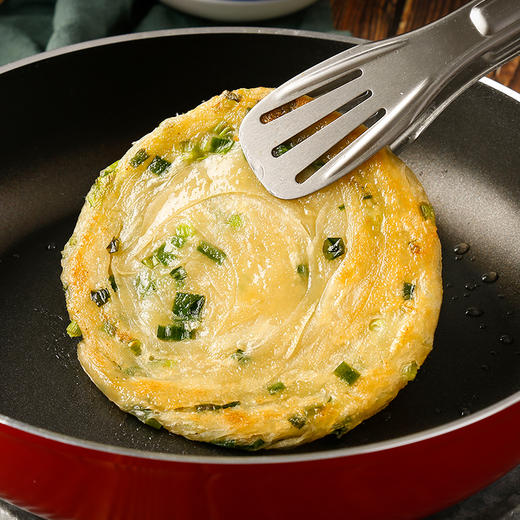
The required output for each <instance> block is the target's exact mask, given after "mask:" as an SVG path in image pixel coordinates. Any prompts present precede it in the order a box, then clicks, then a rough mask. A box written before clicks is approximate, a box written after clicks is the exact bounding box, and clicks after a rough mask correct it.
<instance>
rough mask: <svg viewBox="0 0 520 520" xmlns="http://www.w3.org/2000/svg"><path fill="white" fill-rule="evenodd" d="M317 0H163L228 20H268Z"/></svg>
mask: <svg viewBox="0 0 520 520" xmlns="http://www.w3.org/2000/svg"><path fill="white" fill-rule="evenodd" d="M315 1H316V0H162V2H163V3H165V4H168V5H170V6H172V7H175V8H177V9H179V10H181V11H184V12H185V13H189V14H193V15H196V16H201V17H203V18H209V19H210V20H218V21H226V22H251V21H255V20H266V19H268V18H276V17H278V16H284V15H286V14H290V13H293V12H295V11H298V10H299V9H303V8H304V7H307V6H308V5H310V4H312V3H314V2H315Z"/></svg>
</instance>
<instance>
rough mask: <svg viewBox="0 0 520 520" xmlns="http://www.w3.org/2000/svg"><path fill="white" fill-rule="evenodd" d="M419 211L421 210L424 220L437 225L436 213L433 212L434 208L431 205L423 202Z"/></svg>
mask: <svg viewBox="0 0 520 520" xmlns="http://www.w3.org/2000/svg"><path fill="white" fill-rule="evenodd" d="M419 209H420V210H421V213H422V216H423V218H424V220H432V221H433V223H434V224H435V211H434V210H433V208H432V206H430V204H426V202H423V203H421V204H419Z"/></svg>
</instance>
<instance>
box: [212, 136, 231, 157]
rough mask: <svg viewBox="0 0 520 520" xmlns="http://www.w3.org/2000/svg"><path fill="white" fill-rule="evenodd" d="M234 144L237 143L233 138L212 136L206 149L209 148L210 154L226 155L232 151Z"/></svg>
mask: <svg viewBox="0 0 520 520" xmlns="http://www.w3.org/2000/svg"><path fill="white" fill-rule="evenodd" d="M234 144H235V141H234V140H233V138H232V137H219V136H212V137H211V138H210V139H209V141H208V143H207V144H206V147H205V148H207V150H208V152H210V153H220V154H225V153H227V152H229V150H231V148H232V147H233V145H234Z"/></svg>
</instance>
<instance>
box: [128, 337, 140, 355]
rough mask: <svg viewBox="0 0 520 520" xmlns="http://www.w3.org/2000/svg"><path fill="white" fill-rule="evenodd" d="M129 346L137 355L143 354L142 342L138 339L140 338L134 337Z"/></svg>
mask: <svg viewBox="0 0 520 520" xmlns="http://www.w3.org/2000/svg"><path fill="white" fill-rule="evenodd" d="M128 347H129V348H130V350H131V351H132V352H133V353H134V354H135V355H136V356H140V355H141V352H142V349H141V347H142V343H141V342H140V341H139V340H138V339H133V340H132V341H130V343H128Z"/></svg>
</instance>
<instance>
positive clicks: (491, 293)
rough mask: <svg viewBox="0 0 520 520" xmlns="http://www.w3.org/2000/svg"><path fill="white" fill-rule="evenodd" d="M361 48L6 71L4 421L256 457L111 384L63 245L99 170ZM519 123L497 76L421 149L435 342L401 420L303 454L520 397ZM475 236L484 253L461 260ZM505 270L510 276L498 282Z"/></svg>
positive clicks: (418, 168) (259, 41)
mask: <svg viewBox="0 0 520 520" xmlns="http://www.w3.org/2000/svg"><path fill="white" fill-rule="evenodd" d="M348 46H349V44H348V43H346V42H345V41H339V40H338V41H336V40H330V39H320V38H316V37H312V36H309V35H307V36H295V35H290V34H285V35H280V34H255V33H254V32H249V33H247V32H244V33H205V34H180V35H179V34H176V35H169V36H162V37H154V38H142V39H135V40H129V41H120V42H117V43H111V44H110V45H105V46H98V47H93V48H85V49H82V50H77V51H75V52H71V53H65V54H62V55H58V56H55V57H52V58H49V59H45V60H43V61H38V62H35V63H31V64H28V65H25V66H23V67H21V68H16V69H13V70H10V71H8V72H5V73H4V74H0V99H2V125H1V127H0V143H1V144H0V146H1V153H0V222H1V226H0V316H1V320H0V338H1V341H0V414H4V415H5V416H7V417H10V418H13V419H16V420H20V421H23V422H25V423H28V424H30V425H33V426H38V427H43V428H45V429H48V430H50V431H52V432H58V433H63V434H67V435H70V436H73V437H77V438H79V439H86V440H91V441H96V442H100V443H104V444H108V445H113V446H119V447H126V448H135V449H140V450H150V451H157V452H166V453H176V454H192V455H197V454H199V455H228V454H229V455H234V456H236V455H237V454H239V453H240V452H236V451H234V450H225V449H223V448H217V447H214V446H210V445H205V444H201V443H195V442H191V441H187V440H185V439H183V438H181V437H177V436H174V435H171V434H168V433H166V432H165V431H164V430H161V431H155V430H153V429H151V428H149V427H147V426H145V425H143V424H141V423H139V421H137V420H136V419H135V418H134V417H132V416H130V415H128V414H125V413H123V412H121V411H120V410H119V409H118V408H117V407H116V406H115V405H113V404H112V403H110V402H109V401H108V400H107V399H106V398H105V397H104V396H103V395H102V394H101V393H100V392H99V391H98V390H97V389H96V388H95V387H94V385H93V384H92V383H91V382H90V381H89V379H88V378H87V376H86V375H85V374H84V372H83V371H82V369H81V368H80V366H79V363H78V361H77V359H76V352H75V350H76V341H74V340H71V339H70V338H69V337H68V336H67V335H66V334H65V327H66V325H67V323H68V317H67V312H66V310H65V305H64V297H63V292H62V289H61V284H60V280H59V275H60V270H61V268H60V251H61V249H62V247H63V245H64V243H65V241H66V240H67V239H68V237H69V236H70V234H71V233H72V230H73V227H74V224H75V219H76V217H77V215H78V212H79V209H80V208H81V205H82V203H83V200H84V196H85V194H86V192H87V190H88V188H89V186H90V185H91V183H92V181H93V180H94V178H95V177H96V176H97V173H98V172H99V170H100V169H102V168H103V167H105V166H106V165H108V164H110V163H112V162H113V161H114V160H116V159H118V158H119V157H120V156H121V155H123V153H124V152H125V151H126V150H127V149H128V147H129V146H130V143H131V142H132V141H133V140H135V139H137V138H139V137H140V136H142V135H143V134H145V133H147V132H148V131H150V130H151V129H152V128H154V127H155V126H156V125H157V124H158V123H159V122H160V121H161V120H162V119H164V118H166V117H168V116H171V115H173V114H175V113H178V112H183V111H186V110H188V109H190V108H192V107H194V106H196V105H198V104H199V103H200V102H201V101H202V100H204V99H208V98H209V97H211V96H213V95H215V94H217V93H220V92H221V91H222V90H224V89H233V88H238V87H243V86H245V87H253V86H259V85H264V86H276V85H278V84H280V83H282V82H283V81H284V80H286V79H288V78H289V77H291V76H292V75H294V74H296V73H297V72H300V71H301V70H303V69H305V68H307V67H309V66H310V65H312V64H314V63H316V62H318V61H320V60H322V59H325V58H327V57H329V56H331V55H333V54H335V53H337V52H339V51H341V50H343V49H345V48H346V47H348ZM388 80H389V81H392V78H388ZM519 121H520V103H518V102H517V101H515V100H513V99H511V98H509V97H508V96H507V95H505V94H503V93H501V92H498V91H496V90H494V89H492V88H490V87H487V86H484V85H481V84H479V85H476V86H474V87H473V88H471V89H470V90H469V91H468V92H467V93H465V94H464V95H463V96H462V97H461V98H460V99H459V100H457V101H456V102H455V103H454V104H453V105H452V106H451V107H450V108H449V110H448V111H446V112H445V113H444V114H443V115H442V116H441V117H440V118H439V119H438V120H437V121H436V122H435V123H434V124H433V125H432V126H431V127H430V128H429V129H428V130H427V132H426V133H425V134H424V135H423V136H421V137H420V138H419V140H418V141H416V142H415V143H414V144H412V145H410V146H409V147H408V148H406V149H405V150H404V151H403V153H402V156H403V158H404V159H405V160H406V161H407V162H408V164H409V165H410V166H411V167H412V169H413V170H414V171H415V172H416V174H417V175H418V176H419V178H420V180H421V182H422V183H423V184H424V186H425V188H426V190H427V192H428V194H429V196H430V199H431V201H432V203H433V205H434V207H435V209H436V212H437V222H438V225H439V234H440V237H441V241H442V244H443V259H444V267H443V277H444V291H445V292H444V301H443V307H442V311H441V316H440V322H439V326H438V329H437V333H436V339H435V346H434V350H433V352H432V354H431V355H430V356H429V358H428V360H427V361H426V363H425V365H424V367H423V369H422V370H421V371H420V373H419V375H418V377H417V379H416V380H415V381H414V382H413V383H411V384H409V385H408V387H407V388H405V389H404V390H403V391H402V392H401V393H400V394H399V396H398V397H397V398H396V399H395V401H394V402H392V403H391V404H390V406H388V408H387V409H386V410H384V411H383V412H381V413H380V414H378V415H377V416H375V417H374V418H372V419H370V420H369V421H366V423H364V424H363V425H361V426H359V427H358V428H356V429H355V430H354V431H352V432H351V433H349V434H348V435H347V436H345V437H344V438H342V439H340V440H338V439H335V438H333V437H328V438H326V439H323V440H321V441H318V442H315V443H312V444H310V445H307V446H304V447H301V448H298V449H296V450H292V451H291V453H298V452H312V451H321V450H335V449H338V448H342V447H347V446H359V445H362V444H366V443H372V442H378V441H382V440H386V439H391V438H396V437H400V436H403V435H407V434H412V433H415V432H419V431H421V430H424V429H428V428H431V427H435V426H439V425H442V424H445V423H447V422H450V421H454V420H456V419H458V418H460V417H461V416H464V415H468V414H471V413H475V412H476V411H478V410H481V409H483V408H485V407H487V406H489V405H492V404H493V403H495V402H497V401H499V400H501V399H503V398H506V397H508V396H510V395H512V394H513V393H515V392H516V391H518V390H520V377H519V376H520V370H519V366H520V355H519V354H520V323H519V320H518V316H519V315H520V283H519V280H518V266H519V265H520V226H519V215H520V160H519V155H518V150H519V149H520V133H519V132H518V123H519ZM461 242H465V243H467V244H469V245H470V249H469V251H468V252H467V253H466V254H464V255H456V254H455V253H454V251H453V248H454V246H455V245H456V244H459V243H461ZM491 271H495V272H497V273H498V280H497V281H496V282H494V283H485V282H483V281H482V280H481V276H482V275H483V274H485V273H489V272H491ZM270 455H272V452H271V453H270ZM244 456H254V457H262V456H264V455H263V454H262V453H256V454H244Z"/></svg>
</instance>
